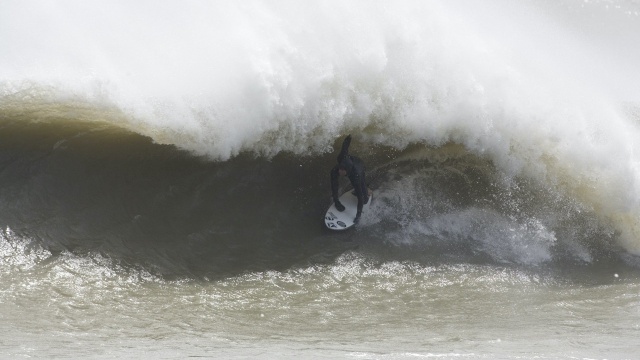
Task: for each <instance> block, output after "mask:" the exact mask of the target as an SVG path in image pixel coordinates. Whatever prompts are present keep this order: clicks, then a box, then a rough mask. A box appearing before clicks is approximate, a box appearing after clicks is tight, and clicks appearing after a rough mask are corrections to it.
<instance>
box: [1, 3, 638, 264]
mask: <svg viewBox="0 0 640 360" xmlns="http://www.w3.org/2000/svg"><path fill="white" fill-rule="evenodd" d="M639 14H640V9H639V8H638V5H637V3H634V2H631V1H613V2H612V1H606V2H598V1H595V2H577V1H560V2H557V1H549V2H547V1H542V2H540V1H536V2H534V1H530V2H529V1H524V2H519V3H517V4H513V3H512V2H508V1H489V2H483V4H482V5H480V4H476V3H475V2H473V1H459V2H455V3H450V2H436V1H433V2H423V1H398V2H393V3H389V2H382V1H354V2H347V3H343V2H332V1H328V2H315V3H312V4H309V3H304V4H303V3H300V2H296V1H274V2H261V1H249V2H242V3H235V2H208V1H188V2H186V3H179V4H178V3H170V2H166V3H161V4H157V3H156V2H150V1H148V2H147V1H139V2H135V3H130V2H124V1H123V2H113V1H109V2H103V3H100V2H98V3H96V2H91V3H87V4H85V3H81V2H74V1H66V2H56V3H55V4H52V3H50V2H46V1H41V2H40V1H30V2H19V3H18V2H4V3H3V4H1V5H0V48H2V49H3V54H2V56H0V96H1V98H0V116H1V117H2V122H3V126H4V135H3V137H4V142H3V155H2V156H3V166H4V170H3V176H2V184H3V185H4V190H3V194H4V195H3V209H4V210H3V217H4V218H3V220H4V222H5V225H6V226H8V227H9V228H11V229H13V230H16V231H17V230H21V231H22V232H25V233H28V234H29V235H30V236H34V237H36V238H38V239H42V242H43V243H44V244H47V247H49V248H51V249H52V250H54V251H56V249H58V250H60V249H74V248H77V247H87V248H89V249H93V250H95V249H106V248H113V249H115V250H113V252H114V253H118V252H123V253H125V255H123V257H125V258H126V257H129V256H132V257H134V258H135V254H136V251H139V250H135V248H136V247H138V246H139V247H141V248H145V246H144V244H145V241H151V242H159V243H163V242H164V243H169V244H172V245H169V246H168V248H167V249H165V250H167V254H169V253H171V254H174V255H175V256H180V255H176V253H175V251H174V250H175V249H174V247H177V245H176V244H177V243H178V241H182V240H184V239H188V240H189V241H193V242H194V243H198V241H200V242H202V244H206V245H202V246H211V247H216V249H218V248H219V249H224V250H220V251H222V252H227V253H228V252H233V249H232V248H233V246H232V245H231V244H232V243H233V241H232V240H231V239H238V238H242V239H253V240H250V242H251V244H252V245H255V246H259V247H260V246H262V247H264V249H263V250H265V251H268V250H266V249H267V248H268V247H269V243H268V242H267V243H264V242H262V243H261V244H263V245H257V244H258V243H259V241H262V240H264V239H265V238H266V239H271V240H270V241H279V240H275V239H282V238H286V239H289V240H287V241H290V239H292V238H296V237H305V230H304V229H308V228H309V227H310V226H311V227H313V226H315V219H316V216H317V214H318V213H322V208H323V207H324V206H325V205H326V204H325V203H326V197H323V196H318V194H326V193H323V191H326V188H327V187H328V185H327V183H326V179H325V178H326V171H327V170H328V168H330V167H331V165H332V163H333V158H334V155H331V154H330V153H331V152H332V151H333V150H334V149H335V148H336V146H337V145H338V141H339V139H341V138H342V137H343V136H344V135H345V134H347V133H353V134H354V136H355V137H356V140H357V141H356V144H355V146H354V149H353V151H354V152H356V153H358V155H360V156H362V157H364V158H366V160H367V164H368V166H369V167H370V168H372V169H375V171H374V174H375V176H376V177H377V184H376V185H377V186H378V187H379V188H380V189H382V190H381V193H380V200H381V201H380V202H379V204H380V207H379V208H378V212H377V213H376V214H372V215H371V218H370V219H369V220H368V221H370V222H371V223H370V224H371V225H370V226H382V227H383V228H384V229H385V230H384V231H383V232H382V234H384V239H385V241H393V242H403V241H405V242H406V241H410V242H412V241H415V239H419V238H428V239H432V240H433V242H432V243H433V244H437V243H438V241H437V240H440V241H444V240H443V239H449V240H451V239H458V240H460V241H462V239H465V240H464V241H463V243H466V241H469V239H471V240H474V239H475V241H472V243H473V244H474V245H465V246H462V247H463V248H464V249H465V250H464V251H462V252H463V253H464V252H468V253H469V254H471V255H473V254H478V253H480V254H484V256H487V257H488V258H490V259H492V261H507V262H516V263H540V262H545V261H548V260H549V259H553V257H554V254H555V253H554V252H556V251H558V252H560V253H563V252H564V251H565V250H566V252H568V253H572V254H574V255H572V256H573V257H577V258H579V259H583V260H586V261H590V259H591V257H592V256H593V253H592V252H591V250H592V249H593V247H596V248H600V247H604V248H606V249H607V250H606V251H605V252H607V253H608V252H609V251H615V250H614V249H615V247H616V246H622V247H623V248H624V249H625V250H626V251H627V252H630V253H632V254H640V224H639V223H638V219H640V201H639V199H640V197H638V195H637V194H638V193H640V165H639V164H640V152H639V150H638V148H637V146H636V144H638V143H639V141H640V131H639V130H638V126H637V124H638V121H639V120H640V115H639V114H640V106H639V102H640V85H639V84H638V82H637V81H635V79H638V78H640V70H639V69H638V67H637V66H636V64H638V63H640V50H639V49H638V48H637V46H635V42H636V40H637V34H638V33H640V25H638V24H639V22H638V18H639V16H640V15H639ZM148 138H150V139H151V140H152V142H153V143H151V142H150V141H149V140H148ZM176 149H179V150H176ZM181 151H186V152H181ZM253 155H258V156H257V157H253ZM203 159H207V160H203ZM438 159H447V160H442V161H441V160H438ZM469 164H471V165H469ZM434 166H435V167H434ZM440 166H441V167H442V168H439V167H440ZM292 169H296V170H295V171H294V170H292ZM309 169H311V170H309ZM442 169H445V170H442ZM296 171H301V172H300V173H296ZM439 171H444V173H445V174H447V175H446V176H445V177H444V178H443V179H444V180H443V179H439V178H438V177H437V175H436V174H439ZM468 171H471V174H469V173H468ZM456 174H457V175H456ZM291 175H300V176H301V177H300V178H296V179H293V178H291ZM434 176H435V178H434ZM425 184H427V185H425ZM396 185H397V187H395V186H396ZM436 185H438V186H436ZM454 190H455V191H454ZM292 191H293V192H294V193H296V196H298V195H300V196H301V197H299V198H297V199H296V201H293V200H289V198H290V197H291V192H292ZM461 193H464V194H466V195H465V196H467V197H465V196H463V195H460V194H461ZM301 194H304V195H301ZM318 198H321V199H320V200H318ZM398 199H402V201H400V202H397V200H398ZM405 200H406V201H405ZM274 207H278V208H282V209H283V210H282V212H279V211H274V210H273V209H274ZM527 207H529V208H527ZM247 209H250V210H247ZM309 209H312V210H309ZM55 211H61V212H62V215H51V214H54V213H55ZM310 211H311V213H312V214H311V213H310ZM291 213H294V214H299V215H291ZM399 213H400V214H402V216H400V217H399V215H398V214H399ZM204 214H206V215H204ZM290 216H293V217H294V218H295V217H296V216H298V217H297V218H295V219H296V220H295V222H296V223H297V224H300V225H298V226H297V227H294V228H293V229H294V230H291V228H289V227H287V226H286V225H285V224H284V223H285V222H286V221H287V219H288V218H289V217H290ZM376 216H377V217H376ZM214 219H215V220H214ZM262 219H264V220H262ZM310 219H313V220H310ZM389 219H390V220H389ZM169 224H171V225H169ZM247 224H251V226H247ZM239 229H242V230H239ZM510 232H514V233H515V234H516V235H514V236H511V235H509V234H511V233H510ZM232 233H233V234H235V235H233V236H232V235H229V234H232ZM283 234H284V235H283ZM370 235H371V236H373V235H374V234H373V233H372V234H370ZM307 237H308V236H307ZM561 237H562V239H561V240H558V239H559V238H561ZM211 238H214V239H218V242H214V243H215V245H211V244H212V243H211V242H207V241H206V240H207V239H211ZM594 238H597V239H599V240H597V241H595V240H593V239H594ZM127 239H130V240H131V239H135V241H134V244H133V245H132V244H122V243H123V242H126V241H127ZM203 239H204V240H203ZM220 239H222V240H220ZM258 239H259V240H258ZM408 239H409V240H408ZM412 239H413V240H412ZM585 239H587V240H585ZM131 241H133V240H131ZM225 241H226V243H225ZM559 241H560V242H562V243H563V244H564V245H563V246H557V245H555V244H557V243H558V242H559ZM254 242H255V243H254ZM454 242H455V241H454ZM576 242H577V245H576ZM594 242H595V243H597V244H598V245H593V243H594ZM136 244H137V245H136ZM603 244H604V245H603ZM613 244H615V245H613ZM155 245H157V244H155ZM155 245H154V246H155ZM289 245H290V244H289V243H287V246H289ZM193 246H196V247H197V245H193ZM434 246H436V245H434ZM447 246H449V245H442V249H440V250H442V251H443V252H445V253H447V252H448V250H447V249H446V248H447ZM571 246H574V248H575V249H579V250H575V251H573V252H572V251H571V250H569V249H570V248H571ZM247 248H250V246H248V245H247ZM123 249H125V250H123ZM216 249H213V248H211V249H208V251H204V253H208V252H215V251H218V250H219V249H218V250H216ZM505 249H507V250H505ZM612 249H613V250H612ZM201 250H202V249H195V250H193V252H188V251H187V250H184V251H187V252H188V254H187V255H184V259H187V260H184V261H183V262H181V261H178V262H177V264H182V265H179V266H178V267H180V266H183V265H184V264H187V263H190V261H191V260H192V258H193V256H194V254H196V253H199V252H201ZM172 251H174V252H172ZM240 252H242V251H240ZM575 254H578V255H575ZM227 255H229V254H227ZM162 256H164V255H162ZM162 256H160V258H161V257H162ZM231 258H236V259H237V258H242V256H239V255H238V256H231V255H229V256H227V259H231ZM221 259H222V256H221ZM254 260H255V259H254ZM220 261H222V260H220ZM240 261H242V260H240ZM158 262H159V261H158ZM168 263H170V264H174V265H175V264H176V263H175V262H172V261H169V262H168ZM285 265H286V264H285ZM171 266H173V265H171ZM171 266H169V267H171ZM176 271H177V272H183V271H185V270H184V269H182V270H176ZM208 271H209V270H206V271H205V273H208ZM163 272H166V273H171V271H170V270H164V271H163Z"/></svg>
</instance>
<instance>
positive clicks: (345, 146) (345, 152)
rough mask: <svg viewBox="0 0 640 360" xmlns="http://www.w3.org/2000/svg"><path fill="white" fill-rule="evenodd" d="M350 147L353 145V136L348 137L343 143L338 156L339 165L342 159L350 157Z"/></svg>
mask: <svg viewBox="0 0 640 360" xmlns="http://www.w3.org/2000/svg"><path fill="white" fill-rule="evenodd" d="M349 145H351V135H348V136H347V137H346V138H345V139H344V141H343V142H342V149H341V150H340V154H339V155H338V163H341V162H342V159H344V158H345V157H346V156H347V155H349Z"/></svg>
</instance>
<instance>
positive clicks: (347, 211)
mask: <svg viewBox="0 0 640 360" xmlns="http://www.w3.org/2000/svg"><path fill="white" fill-rule="evenodd" d="M372 200H373V193H372V192H371V190H369V201H368V202H367V203H366V204H364V205H363V206H362V214H363V215H362V216H364V213H365V211H367V210H368V209H369V205H371V201H372ZM340 202H341V203H342V205H344V211H338V209H336V204H331V206H330V207H329V210H327V213H326V214H325V215H324V223H325V225H327V228H329V229H331V230H347V229H349V228H350V227H352V226H353V225H354V223H353V219H355V217H356V214H357V213H358V197H357V196H356V195H355V194H354V192H353V191H347V192H346V193H344V194H342V196H340Z"/></svg>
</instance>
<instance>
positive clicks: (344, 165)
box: [338, 156, 353, 173]
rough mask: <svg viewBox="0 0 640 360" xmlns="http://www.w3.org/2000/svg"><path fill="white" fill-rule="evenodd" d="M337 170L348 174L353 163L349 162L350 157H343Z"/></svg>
mask: <svg viewBox="0 0 640 360" xmlns="http://www.w3.org/2000/svg"><path fill="white" fill-rule="evenodd" d="M338 168H339V169H344V170H346V171H347V173H350V172H351V169H353V161H352V160H351V157H349V156H345V157H344V158H343V159H342V161H340V165H338Z"/></svg>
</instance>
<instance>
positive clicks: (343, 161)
mask: <svg viewBox="0 0 640 360" xmlns="http://www.w3.org/2000/svg"><path fill="white" fill-rule="evenodd" d="M350 144H351V135H349V136H347V138H346V139H344V141H343V142H342V150H341V151H340V154H339V155H338V165H336V166H335V167H334V168H333V169H331V192H332V195H333V202H334V203H335V204H336V207H337V208H338V209H340V207H342V204H341V203H340V200H339V197H338V177H339V173H338V171H339V170H340V169H341V168H342V169H344V170H346V172H347V177H348V178H349V180H350V181H351V185H352V186H353V190H354V191H355V194H356V196H357V197H358V213H357V215H356V220H358V219H359V218H360V215H361V214H362V206H363V205H364V204H366V203H367V202H368V201H369V191H368V189H367V182H366V180H365V176H364V171H365V167H364V163H363V162H362V160H360V159H359V158H357V157H355V156H352V155H349V145H350ZM338 204H340V206H338ZM341 211H342V210H341Z"/></svg>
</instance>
